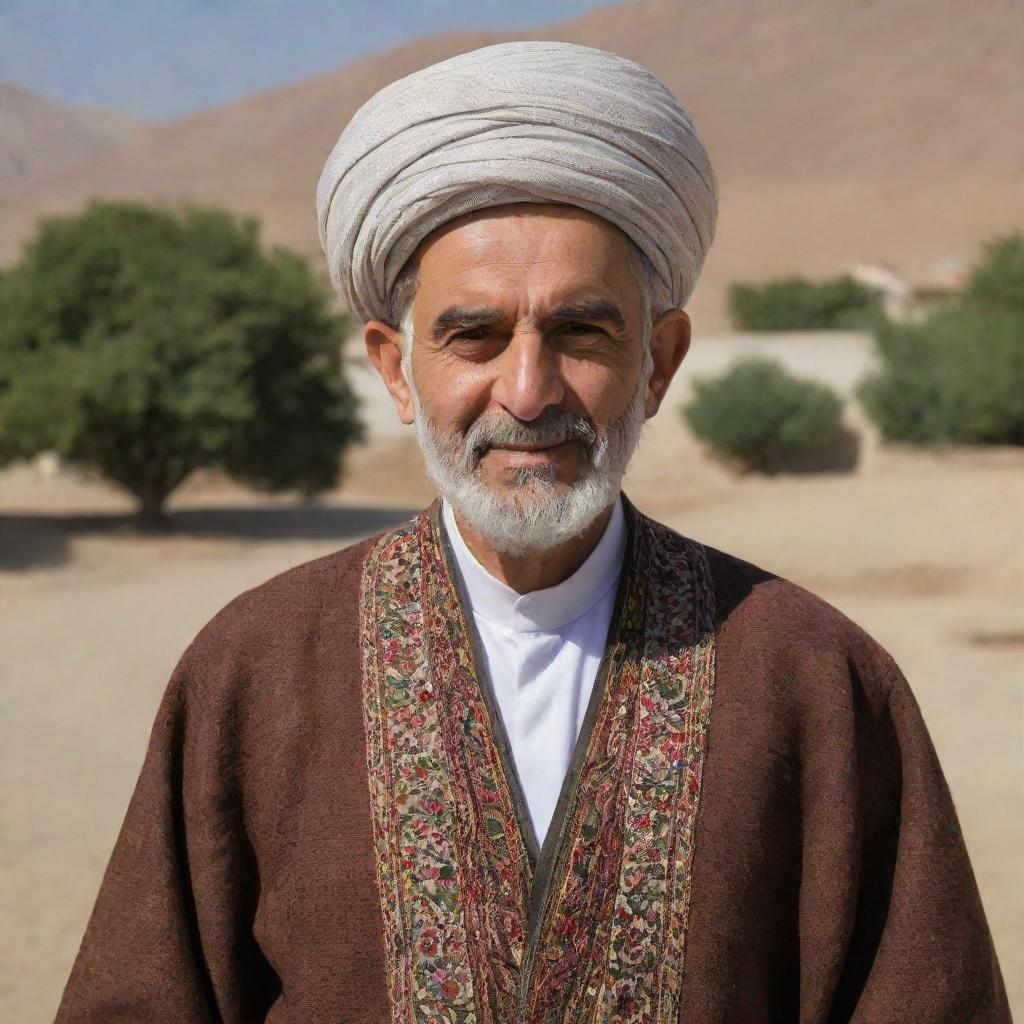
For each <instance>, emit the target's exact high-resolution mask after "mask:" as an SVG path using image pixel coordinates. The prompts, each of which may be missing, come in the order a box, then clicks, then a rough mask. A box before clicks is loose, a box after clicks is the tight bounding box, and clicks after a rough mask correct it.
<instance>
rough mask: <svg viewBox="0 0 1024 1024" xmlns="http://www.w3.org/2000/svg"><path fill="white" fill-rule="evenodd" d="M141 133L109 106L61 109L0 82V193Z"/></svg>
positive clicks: (137, 124) (136, 125)
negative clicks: (103, 108) (109, 108)
mask: <svg viewBox="0 0 1024 1024" xmlns="http://www.w3.org/2000/svg"><path fill="white" fill-rule="evenodd" d="M142 131H143V125H142V123H141V122H139V121H136V120H135V119H133V118H130V117H125V116H124V115H122V114H115V113H112V112H111V111H109V110H99V109H95V108H90V107H66V106H62V105H61V104H59V103H54V102H52V101H50V100H47V99H44V98H43V97H42V96H37V95H36V94H35V93H33V92H30V91H29V90H28V89H22V88H21V87H20V86H17V85H14V84H13V83H11V82H0V139H2V140H3V145H2V146H0V196H3V195H5V194H7V193H9V192H12V191H14V190H16V189H18V188H21V187H23V186H25V185H26V184H29V183H31V182H34V181H36V180H37V179H39V178H41V177H44V176H48V175H51V174H53V173H54V172H55V171H57V170H64V169H65V168H67V167H68V166H69V165H71V164H74V163H76V162H78V161H80V160H83V159H88V158H90V157H95V156H97V155H98V154H99V153H102V152H104V151H105V150H110V149H113V148H116V147H117V146H119V145H121V144H123V143H124V142H126V141H128V139H130V138H132V137H133V136H136V135H138V134H140V133H141V132H142Z"/></svg>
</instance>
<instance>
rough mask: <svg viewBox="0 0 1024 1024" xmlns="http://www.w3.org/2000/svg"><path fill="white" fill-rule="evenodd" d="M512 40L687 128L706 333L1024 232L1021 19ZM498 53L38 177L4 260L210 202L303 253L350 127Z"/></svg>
mask: <svg viewBox="0 0 1024 1024" xmlns="http://www.w3.org/2000/svg"><path fill="white" fill-rule="evenodd" d="M516 35H518V36H519V37H522V36H523V35H524V34H523V33H517V34H516ZM528 35H529V36H532V37H533V38H555V39H567V40H573V41H577V42H580V43H585V44H587V45H591V46H597V47H601V48H603V49H609V50H613V51H615V52H617V53H621V54H623V55H624V56H627V57H631V58H634V59H636V60H639V61H641V62H643V63H645V64H647V65H648V66H649V67H651V68H652V70H654V71H655V72H656V73H658V74H659V75H660V76H661V77H662V78H664V80H665V81H666V83H667V84H668V85H669V87H670V88H672V89H673V90H674V91H675V93H676V94H677V95H678V96H679V98H680V99H681V101H682V102H683V104H684V105H685V106H686V107H687V108H688V109H689V110H690V112H691V114H692V115H693V117H694V119H695V122H696V124H697V126H698V129H699V131H700V132H701V135H702V137H703V138H704V139H705V141H706V144H707V146H708V149H709V151H710V153H711V156H712V160H713V162H714V164H715V167H716V169H717V172H718V175H719V179H720V182H721V186H722V212H721V218H720V227H719V235H718V238H717V240H716V243H715V247H714V249H713V250H712V255H711V258H710V260H709V262H708V266H707V270H706V273H705V277H704V279H703V280H702V283H701V285H700V286H699V288H698V291H697V294H696V296H695V298H694V304H693V307H694V311H695V312H696V314H697V316H698V318H699V319H703V321H704V322H705V323H706V324H707V325H708V326H717V325H719V324H720V323H721V321H722V318H723V297H724V289H725V287H726V285H727V284H728V282H729V281H731V280H735V279H738V278H763V277H769V276H774V275H779V274H788V273H797V272H800V273H805V274H810V275H822V274H827V273H832V272H836V271H840V270H843V269H845V268H847V267H848V266H849V265H850V264H851V263H853V262H857V261H884V262H888V263H891V264H893V265H895V266H896V267H897V269H899V270H900V271H902V272H903V273H904V274H906V275H907V276H909V277H910V278H911V279H918V280H920V279H927V278H929V277H932V276H934V275H936V273H938V272H939V270H940V269H941V270H942V271H943V272H946V271H948V269H949V267H951V266H953V267H956V266H962V265H963V264H965V263H966V262H967V261H969V260H970V259H971V258H972V256H973V255H974V252H975V249H976V246H977V244H978V242H979V241H981V240H983V239H985V238H987V237H989V236H991V235H993V234H995V233H997V232H1001V231H1006V230H1008V229H1010V228H1012V227H1021V226H1024V134H1022V133H1021V132H1020V131H1019V130H1018V129H1019V126H1020V124H1021V123H1024V61H1021V60H1020V59H1019V58H1020V55H1021V53H1024V18H1021V16H1020V8H1019V5H1018V2H1017V0H982V2H980V3H978V4H974V5H969V6H964V5H963V4H960V3H957V2H956V0H902V2H901V3H899V4H880V3H862V4H851V3H848V2H845V0H819V2H816V3H813V4H808V3H805V2H802V0H769V2H767V3H754V2H753V0H712V2H709V3H703V4H700V5H698V4H694V3H680V2H678V0H646V2H641V3H635V4H624V5H619V6H613V7H603V8H598V9H595V10H594V11H592V12H590V13H589V14H588V15H586V16H584V17H582V18H579V19H575V20H573V21H570V22H564V23H561V24H558V25H554V26H547V27H545V28H542V29H539V30H537V31H534V32H532V33H529V34H528ZM500 38H511V36H507V37H500V36H497V35H493V34H492V35H487V34H482V33H452V34H445V35H440V36H435V37H431V38H428V39H423V40H418V41H416V42H414V43H411V44H408V45H405V46H402V47H400V48H397V49H394V50H391V51H389V52H387V53H383V54H378V55H374V56H372V57H368V58H365V59H363V60H360V61H358V62H355V63H353V64H350V65H348V66H346V67H345V68H342V69H341V70H340V71H337V72H333V73H330V74H326V75H320V76H317V77H314V78H310V79H307V80H305V81H302V82H300V83H297V84H295V85H292V86H289V87H286V88H281V89H275V90H272V91H268V92H265V93H262V94H259V95H255V96H252V97H250V98H248V99H246V100H244V101H241V102H237V103H233V104H229V105H225V106H223V107H219V108H215V109H212V110H210V111H206V112H204V113H202V114H199V115H196V116H193V117H189V118H185V119H182V120H179V121H176V122H171V123H168V124H166V125H162V126H159V127H158V128H155V129H153V130H152V131H151V132H150V133H147V134H146V135H143V136H140V137H138V138H136V139H134V140H132V141H130V142H128V143H127V144H126V145H124V146H122V147H120V148H119V149H117V150H115V151H108V152H106V153H103V154H100V155H98V156H97V157H96V158H94V159H91V160H89V161H88V162H82V163H79V164H77V165H76V166H75V167H74V168H69V169H67V170H64V171H60V172H58V173H55V174H53V175H49V176H47V177H38V178H36V179H35V180H34V181H32V182H30V183H29V184H27V185H26V186H25V187H24V188H23V189H21V190H20V191H19V192H17V193H16V194H12V195H10V196H8V197H7V198H6V199H2V198H0V260H4V261H9V260H10V259H11V258H12V257H13V256H14V255H15V254H16V252H17V250H18V247H19V245H20V244H21V243H22V242H23V241H24V240H25V239H26V238H27V237H28V236H29V235H30V234H31V231H32V228H33V224H34V222H35V220H36V218H37V217H38V216H39V215H40V214H42V213H49V212H57V211H67V210H71V209H74V208H76V207H78V206H80V205H81V204H82V202H84V201H85V200H86V199H88V198H89V197H91V196H102V197H135V198H143V199H149V200H161V201H171V202H174V201H180V200H195V201H201V202H217V203H223V204H225V205H227V206H230V207H231V208H233V209H236V210H240V211H247V212H252V213H256V214H258V215H259V216H260V217H261V219H262V220H263V222H264V224H265V230H266V236H267V238H268V239H269V240H271V241H274V242H280V243H284V244H287V245H290V246H292V247H294V248H297V249H299V250H300V251H302V252H304V253H306V254H308V255H311V256H318V254H319V247H318V243H317V240H316V231H315V223H314V212H313V195H314V188H315V184H316V180H317V177H318V175H319V173H320V169H321V166H322V164H323V160H324V157H325V156H326V154H327V152H328V151H329V149H330V148H331V146H332V145H333V143H334V141H335V139H336V138H337V135H338V133H339V131H340V130H341V128H342V127H343V125H344V124H345V122H346V120H347V119H348V118H349V117H350V116H351V114H352V113H353V112H354V111H355V109H356V108H357V107H358V106H359V105H360V104H361V103H362V102H363V101H364V100H365V99H366V98H368V96H369V95H370V94H371V93H372V92H373V91H374V90H376V89H377V88H379V87H380V86H381V85H383V84H385V83H386V82H388V81H390V80H392V79H394V78H396V77H399V76H400V75H403V74H406V73H408V72H410V71H412V70H415V69H416V68H419V67H422V66H424V65H426V64H429V63H431V62H433V61H436V60H439V59H441V58H443V57H445V56H449V55H451V54H454V53H458V52H460V51H463V50H467V49H471V48H473V47H476V46H481V45H485V44H486V43H489V42H495V41H499V39H500Z"/></svg>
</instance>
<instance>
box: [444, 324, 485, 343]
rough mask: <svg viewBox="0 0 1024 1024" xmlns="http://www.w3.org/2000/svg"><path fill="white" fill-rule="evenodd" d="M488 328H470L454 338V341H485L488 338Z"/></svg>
mask: <svg viewBox="0 0 1024 1024" xmlns="http://www.w3.org/2000/svg"><path fill="white" fill-rule="evenodd" d="M487 330H488V329H487V328H486V327H470V328H469V329H468V330H465V331H459V333H458V334H456V335H453V336H452V339H451V340H452V341H483V340H484V338H486V337H487Z"/></svg>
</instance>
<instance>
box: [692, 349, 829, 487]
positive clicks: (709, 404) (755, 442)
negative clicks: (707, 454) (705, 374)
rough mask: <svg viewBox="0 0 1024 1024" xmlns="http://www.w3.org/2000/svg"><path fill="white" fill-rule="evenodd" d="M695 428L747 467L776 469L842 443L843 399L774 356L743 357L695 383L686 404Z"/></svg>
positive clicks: (704, 438)
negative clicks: (790, 370) (793, 371)
mask: <svg viewBox="0 0 1024 1024" xmlns="http://www.w3.org/2000/svg"><path fill="white" fill-rule="evenodd" d="M682 414H683V418H684V419H685V421H686V422H687V423H688V424H689V425H690V427H691V429H692V430H693V432H694V433H695V434H696V435H697V436H698V437H699V438H701V439H702V440H704V441H706V442H707V443H708V444H709V445H710V446H711V448H712V449H713V450H714V451H716V452H717V453H718V454H720V455H723V456H725V457H727V458H731V459H735V460H737V461H738V462H739V463H740V464H741V465H742V466H743V467H744V468H746V469H755V470H761V471H763V472H768V473H775V472H778V471H780V470H787V469H793V468H795V467H796V466H798V465H799V463H800V462H801V461H802V460H804V459H806V458H807V457H808V456H810V455H814V454H816V453H819V452H823V451H827V450H829V449H831V448H833V446H835V445H836V444H837V442H839V440H840V438H841V436H842V432H843V427H842V402H841V400H840V399H839V397H838V396H837V395H836V394H835V393H834V392H833V391H831V390H830V389H829V388H827V387H825V386H824V385H821V384H817V383H815V382H814V381H808V380H801V379H799V378H797V377H793V376H791V375H790V374H789V373H787V372H786V370H785V369H784V368H783V367H782V366H781V364H779V363H777V362H775V361H774V360H771V359H761V358H755V357H748V358H745V359H740V360H738V361H737V362H736V363H734V364H733V365H732V367H730V368H729V370H728V371H727V372H726V373H724V374H723V375H722V376H720V377H715V378H711V379H706V380H697V381H695V382H694V398H693V400H692V401H691V402H690V403H689V404H688V405H687V406H685V407H684V408H683V410H682Z"/></svg>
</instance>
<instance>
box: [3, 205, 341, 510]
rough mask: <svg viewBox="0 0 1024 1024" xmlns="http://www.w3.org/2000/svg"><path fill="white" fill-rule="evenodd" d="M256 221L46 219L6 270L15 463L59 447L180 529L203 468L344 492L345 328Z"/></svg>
mask: <svg viewBox="0 0 1024 1024" xmlns="http://www.w3.org/2000/svg"><path fill="white" fill-rule="evenodd" d="M329 303H330V296H329V293H328V292H327V291H326V289H325V288H324V287H323V286H322V285H320V284H319V283H318V282H317V280H316V279H314V278H313V276H312V275H311V273H310V271H309V269H308V267H307V266H306V264H305V263H304V262H303V261H301V260H300V259H299V258H298V257H296V256H293V255H291V254H288V253H285V252H282V251H275V252H273V253H271V254H269V255H267V254H265V253H264V252H263V251H262V250H261V248H260V246H259V239H258V231H257V227H256V225H255V223H254V222H252V221H248V220H247V221H239V220H237V219H235V218H234V217H232V216H230V215H229V214H227V213H224V212H221V211H217V210H203V209H190V210H187V211H184V212H182V213H172V212H170V211H166V210H157V209H151V208H148V207H145V206H142V205H139V204H132V203H94V204H93V205H91V206H90V207H88V208H87V209H86V210H85V211H84V212H83V213H81V214H79V215H77V216H75V217H69V218H62V219H55V220H49V221H46V222H44V223H43V225H42V227H41V229H40V231H39V234H38V236H37V237H36V239H35V240H34V241H33V242H32V243H31V244H30V245H29V246H28V248H27V250H26V252H25V254H24V257H23V259H22V260H21V261H20V263H18V264H17V265H16V266H14V267H13V268H11V269H10V270H9V271H8V272H7V273H5V274H4V275H3V277H2V278H0V461H2V460H10V459H12V458H18V457H27V456H29V455H32V454H35V453H36V452H39V451H43V450H47V449H51V450H55V451H56V452H57V453H58V454H59V455H61V456H62V457H63V458H64V459H65V460H67V461H68V462H70V463H72V464H79V465H82V466H87V467H92V468H95V469H97V470H98V471H99V472H100V473H102V474H103V475H104V476H106V477H107V478H108V479H110V480H112V481H114V482H116V483H117V484H119V485H121V486H122V487H124V488H125V489H126V490H128V491H129V492H130V493H131V494H133V495H134V496H135V497H136V499H137V500H138V504H139V511H140V515H141V516H142V518H143V519H144V520H145V521H147V522H149V523H154V524H156V523H160V522H162V521H163V506H164V503H165V501H166V499H167V497H168V495H169V494H170V493H171V492H172V491H173V490H174V488H175V487H177V486H178V485H179V484H180V483H181V482H182V481H183V480H184V479H185V478H186V477H187V476H188V475H189V474H190V473H191V472H192V471H193V470H195V469H198V468H200V467H213V468H217V469H221V470H223V471H224V472H226V473H228V474H229V475H231V476H233V477H235V478H236V479H238V480H240V481H242V482H244V483H246V484H248V485H250V486H252V487H255V488H257V489H260V490H266V491H276V490H283V489H289V488H294V489H297V490H299V491H300V492H302V493H303V494H306V495H312V494H315V493H316V492H318V491H320V490H323V489H325V488H328V487H330V486H332V484H333V483H334V482H335V481H336V480H337V477H338V473H339V455H340V452H341V450H342V449H343V448H344V447H345V446H346V445H347V444H349V443H350V442H351V441H353V440H356V439H357V438H359V437H360V436H361V425H360V423H359V421H358V419H357V417H356V398H355V396H354V394H353V392H352V391H351V389H350V388H349V386H348V384H347V382H346V380H345V378H344V376H343V374H342V366H341V344H342V340H343V338H344V320H343V318H341V317H339V316H338V315H336V314H334V313H333V312H331V310H330V305H329Z"/></svg>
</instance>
